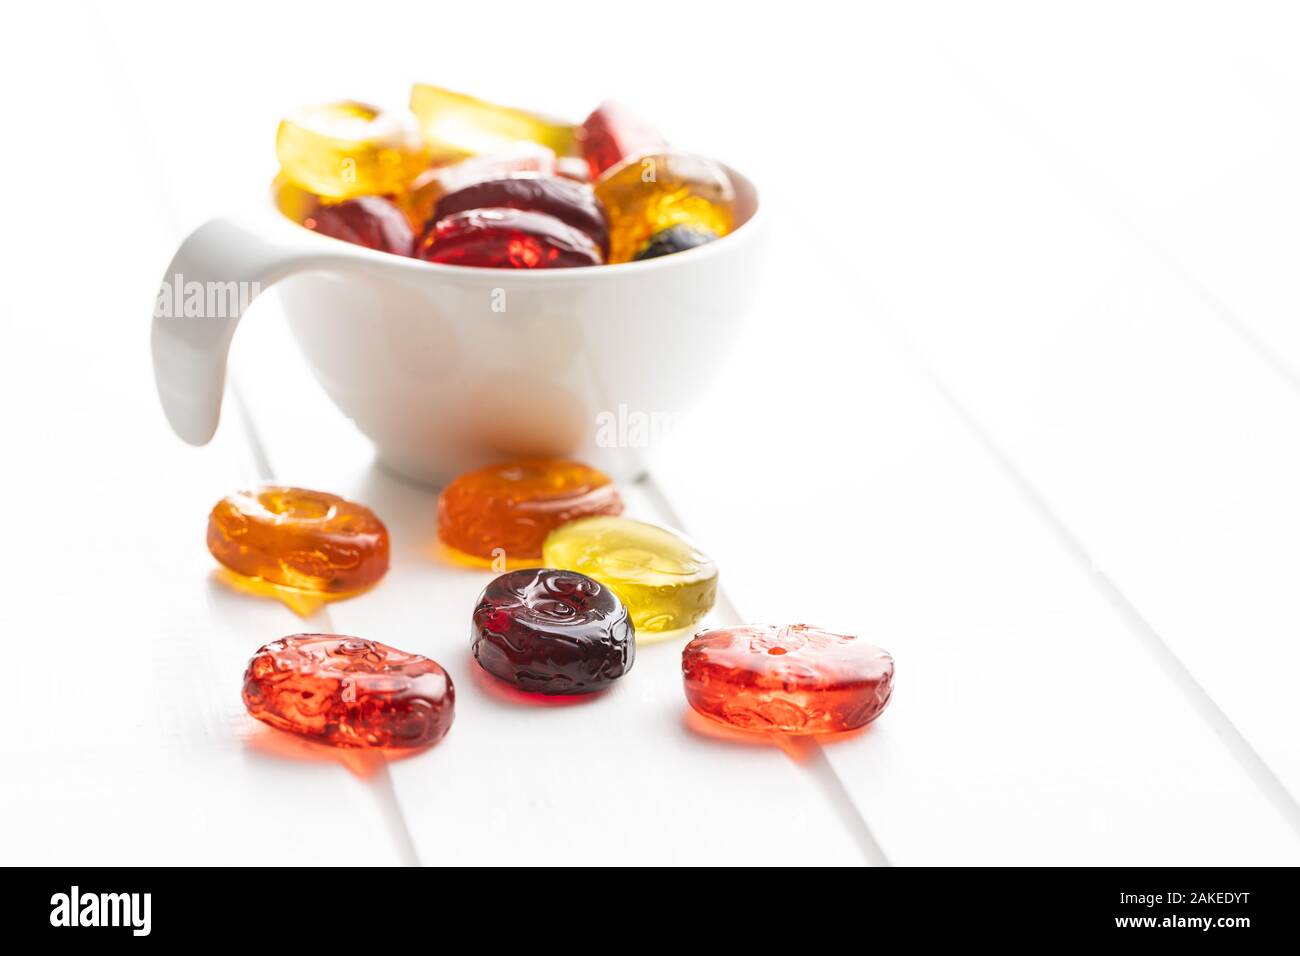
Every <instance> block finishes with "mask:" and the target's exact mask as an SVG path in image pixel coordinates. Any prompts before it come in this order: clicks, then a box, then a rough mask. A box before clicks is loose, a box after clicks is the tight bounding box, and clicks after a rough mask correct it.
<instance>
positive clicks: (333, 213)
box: [303, 196, 415, 256]
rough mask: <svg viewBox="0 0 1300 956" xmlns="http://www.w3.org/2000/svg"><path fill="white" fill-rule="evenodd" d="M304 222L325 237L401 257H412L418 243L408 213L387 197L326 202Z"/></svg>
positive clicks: (367, 197) (360, 197)
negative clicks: (413, 247)
mask: <svg viewBox="0 0 1300 956" xmlns="http://www.w3.org/2000/svg"><path fill="white" fill-rule="evenodd" d="M303 225H304V226H306V227H307V228H308V229H314V230H315V231H316V232H319V233H321V234H322V235H325V236H333V237H334V238H335V239H342V240H343V241H344V242H351V243H354V244H356V245H358V246H365V247H366V248H368V249H378V250H379V251H380V252H391V253H393V254H394V255H399V256H409V255H410V254H411V251H412V246H413V245H414V244H415V232H414V230H412V229H411V222H410V220H409V219H407V218H406V213H404V212H403V211H402V210H401V209H400V208H398V206H397V204H396V203H394V202H393V201H392V200H390V199H385V198H384V197H383V196H358V197H357V198H356V199H345V200H344V201H343V202H339V203H331V204H324V203H322V204H320V205H318V206H317V207H316V208H315V209H314V210H312V212H311V213H310V214H309V215H308V216H307V218H306V219H304V220H303Z"/></svg>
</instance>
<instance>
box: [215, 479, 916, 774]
mask: <svg viewBox="0 0 1300 956" xmlns="http://www.w3.org/2000/svg"><path fill="white" fill-rule="evenodd" d="M622 510H623V499H622V497H621V496H620V495H619V493H618V490H617V488H615V486H614V483H613V482H612V481H611V480H610V479H609V478H608V477H607V476H606V475H604V474H602V473H601V472H599V471H597V470H596V469H594V468H590V467H588V466H586V465H583V464H581V463H579V462H575V461H568V460H565V459H555V458H530V459H523V460H520V461H513V462H505V463H502V464H498V465H493V466H491V467H488V468H483V469H480V470H478V471H472V472H468V473H466V474H463V475H461V476H460V477H458V478H456V479H455V480H454V481H452V482H450V483H449V484H448V485H447V487H446V488H444V489H443V492H442V494H441V495H440V496H439V500H438V537H439V539H440V540H441V541H442V544H443V545H444V548H445V553H446V554H447V555H448V556H450V557H451V558H452V559H453V560H456V561H458V562H461V563H466V564H470V565H472V566H476V567H484V566H492V567H494V568H497V569H500V568H501V567H508V566H509V565H511V564H514V565H518V567H517V568H516V569H515V570H510V571H507V572H506V573H504V574H501V575H500V576H498V577H496V578H495V579H494V580H492V581H491V582H489V583H488V584H487V586H486V587H485V588H484V589H483V592H482V594H480V596H479V598H478V601H477V602H476V604H475V607H474V609H473V613H472V615H471V619H470V646H471V648H472V652H473V655H474V659H475V660H476V661H477V662H478V664H479V666H481V667H482V668H483V670H484V671H486V672H487V673H489V674H491V675H492V676H493V677H495V678H498V679H500V680H502V681H505V682H506V683H509V684H511V685H513V686H514V687H515V688H516V689H518V690H520V691H525V692H528V693H537V694H546V695H552V696H554V695H573V694H588V693H592V692H594V691H600V690H604V689H606V688H608V687H609V686H610V685H611V684H612V683H613V682H614V681H616V680H618V679H620V678H622V677H623V676H624V675H626V674H627V673H628V672H629V671H630V670H631V669H632V663H633V661H634V659H635V656H636V644H637V637H638V635H640V636H641V637H642V638H643V639H644V638H646V637H647V636H652V635H653V636H655V637H659V638H663V637H664V636H665V635H668V636H671V635H675V634H681V633H682V632H684V631H685V630H686V629H687V628H692V627H694V626H695V625H696V624H698V623H699V622H700V621H701V620H702V619H703V618H704V617H705V616H706V615H707V614H708V613H709V611H710V610H711V609H712V607H713V604H714V601H715V600H716V598H717V588H718V570H717V567H716V566H715V565H714V563H713V562H712V561H711V560H710V559H709V558H708V557H707V556H706V555H705V554H703V553H702V552H701V551H700V550H699V549H697V548H696V547H695V546H694V545H692V544H691V543H690V542H688V541H687V540H686V539H685V538H683V537H681V536H680V535H678V534H676V533H674V532H672V531H668V530H667V529H664V528H660V527H656V526H655V525H651V524H646V523H644V522H641V521H633V520H631V519H629V518H624V517H621V512H622ZM208 549H209V550H210V551H211V552H212V554H213V556H214V557H216V558H217V560H218V561H220V562H221V563H222V564H224V565H226V566H227V568H229V569H230V571H231V572H233V573H235V574H238V575H243V576H246V577H249V578H255V579H259V580H263V581H268V582H270V583H272V584H275V585H277V586H279V587H283V588H289V589H295V590H300V591H304V592H314V593H321V594H325V593H329V594H336V595H338V594H349V593H353V592H356V591H358V590H361V589H364V588H367V587H370V586H372V585H374V584H375V583H377V582H378V581H379V579H380V578H382V577H383V575H384V573H385V572H386V571H387V569H388V532H387V530H386V529H385V527H384V525H383V523H382V522H381V521H380V520H379V519H378V518H377V517H375V515H374V514H373V513H372V512H371V511H370V510H369V509H368V508H365V507H363V506H362V505H359V504H356V503H354V502H350V501H347V500H345V499H343V498H339V497H337V496H335V495H329V494H325V493H323V492H318V491H308V490H305V489H301V488H285V487H279V486H271V485H266V486H263V487H261V488H258V489H256V490H254V491H247V492H240V493H238V494H234V495H230V496H228V497H226V498H223V499H222V500H221V501H219V502H218V503H217V505H216V507H214V508H213V509H212V514H211V516H210V517H209V522H208ZM682 672H683V677H684V681H685V689H686V699H687V701H688V702H689V703H690V705H691V706H692V707H693V708H695V710H697V711H698V712H699V713H701V714H704V715H705V716H707V717H710V718H712V719H714V720H717V721H720V722H722V723H726V724H729V725H731V726H733V727H737V728H740V729H742V730H748V731H761V732H767V733H776V734H823V733H835V732H840V731H846V730H853V729H856V728H858V727H862V726H864V725H866V724H868V723H870V722H871V721H872V720H875V718H876V717H877V716H879V714H880V712H881V711H882V710H884V708H885V705H886V704H888V702H889V697H890V693H891V691H892V689H893V674H894V664H893V660H892V658H890V656H889V655H888V654H887V653H885V652H884V651H882V650H881V649H880V648H878V647H874V646H872V645H870V644H867V643H866V642H864V641H860V640H858V639H857V638H855V637H851V636H848V635H843V634H835V633H832V632H830V631H826V630H822V629H820V628H815V627H810V626H808V625H804V624H793V625H789V626H786V627H772V626H769V625H741V626H737V627H723V628H715V629H712V630H704V631H700V632H699V633H697V634H696V635H695V636H694V638H693V639H692V640H691V641H690V643H688V644H687V645H686V648H685V650H684V651H683V654H682ZM454 701H455V692H454V690H453V688H452V683H451V678H450V677H448V675H447V673H446V672H445V671H444V670H443V669H442V667H440V666H439V665H438V664H437V663H435V662H434V661H432V660H429V659H428V658H425V657H421V656H420V655H418V654H409V653H406V652H403V651H399V650H396V649H394V648H392V647H388V646H386V645H384V644H379V643H377V642H374V641H367V640H361V639H359V638H355V637H346V636H343V635H337V634H295V635H292V636H290V637H285V638H283V639H281V640H278V641H274V642H272V643H271V644H268V645H266V646H265V647H262V648H261V649H260V650H258V652H257V654H256V655H255V656H254V658H253V660H252V661H251V662H250V663H249V665H248V670H247V672H246V673H245V675H244V704H245V706H246V707H247V709H248V712H249V713H250V714H252V715H253V716H254V717H256V718H258V719H259V720H262V721H264V722H266V723H268V724H270V725H271V726H273V727H277V728H279V729H281V730H287V731H291V732H294V733H297V734H301V735H304V736H308V737H312V738H314V739H317V740H321V741H324V742H326V743H329V744H333V745H335V746H340V747H390V748H392V747H404V748H410V747H422V746H425V745H428V744H431V743H433V742H435V741H437V740H439V739H441V738H442V736H443V735H444V734H445V733H446V732H447V729H448V728H449V727H450V726H451V721H452V715H453V709H454Z"/></svg>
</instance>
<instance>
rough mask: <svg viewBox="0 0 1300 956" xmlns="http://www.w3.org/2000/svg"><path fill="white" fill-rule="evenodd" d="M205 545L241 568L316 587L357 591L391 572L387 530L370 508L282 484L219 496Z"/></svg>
mask: <svg viewBox="0 0 1300 956" xmlns="http://www.w3.org/2000/svg"><path fill="white" fill-rule="evenodd" d="M208 550H209V551H210V552H212V556H213V557H214V558H216V559H217V560H218V561H220V562H221V563H222V564H224V565H225V566H226V567H228V568H230V570H232V571H235V572H236V573H238V574H242V575H245V576H247V577H250V578H259V579H261V580H263V581H269V582H271V583H272V584H277V585H280V586H283V587H290V588H298V589H301V590H303V591H311V592H317V593H331V594H336V593H346V592H349V591H358V590H361V589H362V588H366V587H369V586H371V585H373V584H375V583H376V582H377V581H379V579H380V578H382V577H383V576H384V574H385V573H386V572H387V571H388V529H387V528H385V527H384V523H383V522H382V521H380V520H379V518H377V517H376V516H375V513H374V512H373V511H371V510H370V509H369V508H367V507H365V506H364V505H359V504H357V503H356V502H353V501H348V500H347V499H346V498H340V497H339V496H338V495H331V494H327V493H325V492H323V491H309V490H307V489H305V488H289V487H284V486H281V485H263V486H261V487H259V488H257V489H255V490H253V491H241V492H237V493H236V494H233V495H227V496H226V497H225V498H222V499H221V500H220V501H218V502H217V503H216V505H215V506H214V507H213V509H212V513H211V514H210V515H209V516H208Z"/></svg>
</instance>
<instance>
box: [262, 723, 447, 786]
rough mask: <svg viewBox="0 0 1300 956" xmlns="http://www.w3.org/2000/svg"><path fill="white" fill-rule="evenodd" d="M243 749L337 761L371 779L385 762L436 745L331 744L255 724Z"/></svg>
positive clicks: (270, 755)
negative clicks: (367, 747)
mask: <svg viewBox="0 0 1300 956" xmlns="http://www.w3.org/2000/svg"><path fill="white" fill-rule="evenodd" d="M243 743H244V750H245V751H246V752H248V753H250V754H252V755H253V756H254V757H256V758H258V759H266V760H287V761H297V762H300V763H314V764H321V765H324V764H338V765H340V766H342V767H343V768H344V769H346V770H347V771H348V772H349V773H351V774H352V775H353V776H355V777H357V778H359V779H361V780H371V779H373V778H374V777H376V776H378V775H379V774H380V773H382V772H383V770H384V767H385V766H386V765H387V764H390V763H394V762H396V761H399V760H406V759H408V758H410V757H415V756H419V755H420V754H422V753H424V752H425V751H426V750H431V749H432V748H433V747H436V746H437V743H436V742H435V743H432V744H430V745H429V746H427V747H416V748H412V749H409V750H405V749H392V750H389V749H379V748H375V749H366V748H363V747H331V746H330V745H328V744H322V743H318V742H317V741H314V740H310V739H308V738H307V737H299V736H298V735H297V734H291V733H288V732H287V731H283V730H276V729H275V728H274V727H267V726H265V725H263V724H258V725H257V728H256V729H254V730H253V731H251V732H249V733H248V734H247V735H246V736H245V737H244V738H243Z"/></svg>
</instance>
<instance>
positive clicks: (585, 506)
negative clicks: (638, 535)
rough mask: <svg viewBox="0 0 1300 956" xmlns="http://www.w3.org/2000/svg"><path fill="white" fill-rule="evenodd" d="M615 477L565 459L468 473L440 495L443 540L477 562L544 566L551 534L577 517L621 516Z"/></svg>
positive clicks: (513, 463)
mask: <svg viewBox="0 0 1300 956" xmlns="http://www.w3.org/2000/svg"><path fill="white" fill-rule="evenodd" d="M622 510H623V499H622V498H621V497H620V496H619V493H618V489H617V488H615V487H614V483H613V482H612V481H611V480H610V479H609V476H608V475H606V474H604V473H603V472H600V471H597V470H596V469H595V468H590V467H588V466H587V465H584V464H582V463H580V462H576V461H569V460H567V459H563V458H524V459H519V460H517V461H510V462H505V463H502V464H498V465H491V466H489V467H487V468H480V469H478V470H476V471H469V472H465V473H464V474H463V475H459V476H457V477H456V478H455V479H453V480H452V481H451V482H449V483H448V485H447V487H446V488H444V489H443V490H442V494H441V495H439V496H438V538H439V539H440V540H441V541H442V543H443V544H445V545H446V546H447V547H448V548H450V549H452V551H453V552H455V553H456V554H457V555H459V556H466V557H468V558H471V559H477V561H490V560H494V559H497V558H504V559H505V560H506V561H507V562H512V563H515V564H516V565H517V564H518V563H519V562H521V561H532V562H535V561H538V560H540V559H541V557H542V542H543V540H544V539H545V538H546V535H547V534H548V533H549V532H550V531H551V530H552V529H554V528H557V527H559V526H560V525H562V524H564V523H565V522H567V521H572V520H573V519H574V518H582V517H587V516H589V515H616V514H619V513H621V512H622Z"/></svg>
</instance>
